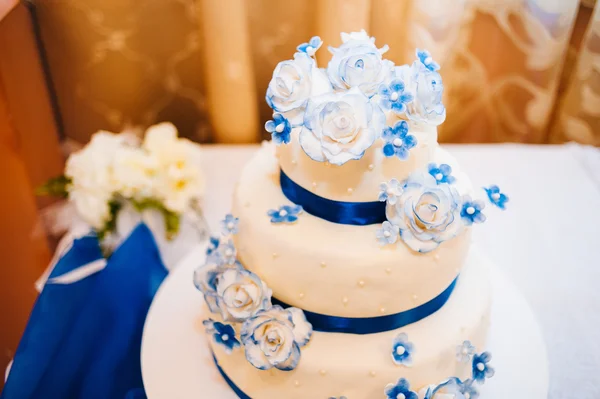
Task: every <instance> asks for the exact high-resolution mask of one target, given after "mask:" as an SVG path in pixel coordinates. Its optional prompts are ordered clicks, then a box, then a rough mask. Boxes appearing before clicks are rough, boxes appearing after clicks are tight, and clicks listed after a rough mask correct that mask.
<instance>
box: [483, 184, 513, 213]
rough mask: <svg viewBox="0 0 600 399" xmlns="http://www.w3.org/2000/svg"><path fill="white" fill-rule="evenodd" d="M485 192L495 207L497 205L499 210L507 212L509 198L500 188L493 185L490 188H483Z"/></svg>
mask: <svg viewBox="0 0 600 399" xmlns="http://www.w3.org/2000/svg"><path fill="white" fill-rule="evenodd" d="M483 189H484V190H485V192H486V193H487V196H488V198H489V200H490V202H491V203H492V204H494V205H496V206H497V207H498V208H500V209H502V210H505V209H506V203H507V202H508V197H507V196H506V195H505V194H503V193H501V192H500V187H498V186H496V185H493V186H490V187H489V188H485V187H484V188H483Z"/></svg>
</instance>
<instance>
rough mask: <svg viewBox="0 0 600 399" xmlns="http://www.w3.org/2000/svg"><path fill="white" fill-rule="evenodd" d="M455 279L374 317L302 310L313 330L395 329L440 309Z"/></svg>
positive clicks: (370, 331)
mask: <svg viewBox="0 0 600 399" xmlns="http://www.w3.org/2000/svg"><path fill="white" fill-rule="evenodd" d="M457 281H458V277H456V278H455V279H454V281H452V284H450V285H449V286H448V288H446V289H445V290H444V291H442V293H441V294H439V295H438V296H436V297H435V298H433V299H431V300H430V301H428V302H425V303H424V304H422V305H419V306H417V307H415V308H412V309H408V310H405V311H404V312H400V313H394V314H390V315H386V316H376V317H340V316H330V315H325V314H320V313H314V312H309V311H308V310H304V315H305V316H306V320H308V322H309V323H310V324H312V326H313V330H314V331H321V332H336V333H345V334H376V333H380V332H385V331H391V330H396V329H398V328H402V327H405V326H407V325H409V324H412V323H416V322H417V321H419V320H422V319H424V318H426V317H428V316H431V315H432V314H434V313H435V312H437V311H438V310H440V309H441V307H442V306H444V304H445V303H446V302H447V301H448V298H450V295H451V294H452V291H454V287H455V286H456V282H457ZM271 302H272V303H273V305H279V306H282V307H284V308H289V307H290V305H288V304H286V303H285V302H281V301H280V300H278V299H276V298H272V299H271Z"/></svg>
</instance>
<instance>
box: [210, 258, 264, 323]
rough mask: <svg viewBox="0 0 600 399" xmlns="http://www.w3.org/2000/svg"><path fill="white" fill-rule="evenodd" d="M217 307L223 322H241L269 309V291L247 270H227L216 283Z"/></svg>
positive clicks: (262, 282)
mask: <svg viewBox="0 0 600 399" xmlns="http://www.w3.org/2000/svg"><path fill="white" fill-rule="evenodd" d="M216 293H217V306H218V308H219V310H220V312H221V316H222V317H223V319H224V320H225V321H233V322H242V321H244V320H246V319H248V318H249V317H250V316H253V315H254V314H255V313H256V312H258V311H260V310H264V309H268V308H270V307H271V295H272V292H271V290H270V289H269V288H268V287H267V285H266V284H265V282H264V281H262V280H261V279H260V278H259V277H258V276H257V275H256V274H254V273H252V272H250V271H248V270H243V269H242V270H239V269H236V268H234V269H227V270H225V271H224V272H223V273H222V274H221V275H220V276H219V278H218V281H217V283H216Z"/></svg>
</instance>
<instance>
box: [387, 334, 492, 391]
mask: <svg viewBox="0 0 600 399" xmlns="http://www.w3.org/2000/svg"><path fill="white" fill-rule="evenodd" d="M407 342H408V341H407V337H406V334H401V335H399V336H398V337H397V338H396V340H395V341H394V351H395V352H396V351H397V348H401V349H400V351H399V352H401V353H402V355H400V358H401V359H404V358H406V356H405V353H409V350H407V349H406V348H410V350H411V351H412V344H408V343H407ZM456 355H457V360H458V361H459V362H471V370H472V372H471V378H469V379H467V380H465V381H461V380H460V379H459V378H457V377H450V378H448V379H447V380H445V381H442V382H441V383H440V384H438V385H434V386H430V387H429V388H427V390H426V392H425V396H424V397H423V399H441V398H447V397H452V398H469V399H477V398H478V397H479V392H478V391H477V387H476V385H475V383H477V384H483V383H485V380H486V379H488V378H492V377H493V376H494V369H493V368H492V367H491V366H490V364H489V362H490V360H491V359H492V355H491V354H490V353H489V352H483V353H481V354H476V353H475V347H474V346H473V345H472V344H471V342H470V341H464V342H463V343H462V344H461V345H459V346H458V347H457V348H456ZM393 356H394V354H393ZM408 356H410V354H409V355H408ZM396 359H397V358H396V357H395V356H394V362H396V363H397V361H396ZM401 364H403V363H401ZM384 393H385V395H386V397H387V399H396V398H399V397H400V398H406V399H417V398H418V395H417V393H416V392H413V391H411V389H410V383H409V382H408V381H407V380H406V379H404V378H401V379H400V380H399V381H398V382H397V383H395V384H388V385H387V386H386V387H385V389H384Z"/></svg>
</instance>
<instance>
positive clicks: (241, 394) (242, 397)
mask: <svg viewBox="0 0 600 399" xmlns="http://www.w3.org/2000/svg"><path fill="white" fill-rule="evenodd" d="M212 357H213V360H214V361H215V366H217V370H219V373H221V375H222V376H223V379H224V380H225V382H226V383H227V385H229V387H230V388H231V390H232V391H233V392H235V394H236V395H237V396H238V397H239V398H240V399H252V398H251V397H250V396H248V395H246V394H245V393H244V392H243V391H242V390H241V389H240V388H239V387H238V386H237V385H235V383H234V382H233V381H231V378H229V376H228V375H227V374H225V371H223V369H222V368H221V366H219V361H218V360H217V358H216V356H215V354H214V353H213V354H212Z"/></svg>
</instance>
